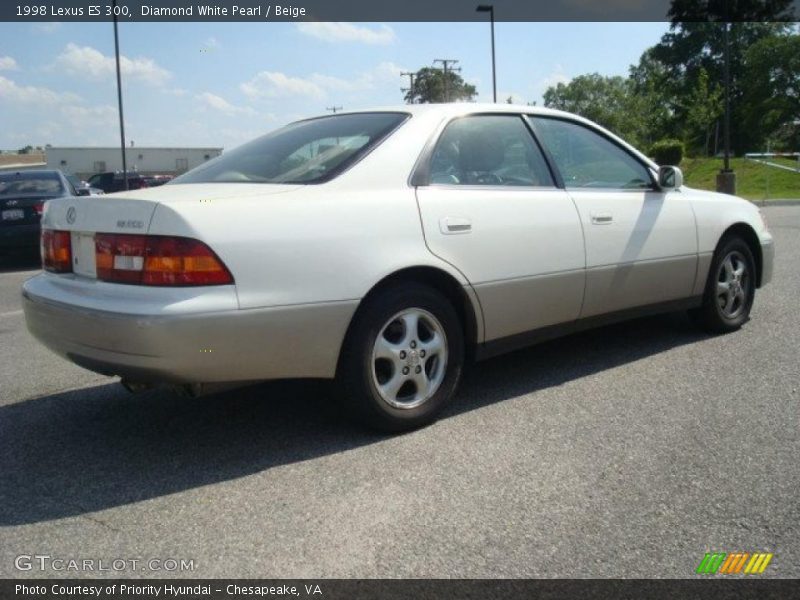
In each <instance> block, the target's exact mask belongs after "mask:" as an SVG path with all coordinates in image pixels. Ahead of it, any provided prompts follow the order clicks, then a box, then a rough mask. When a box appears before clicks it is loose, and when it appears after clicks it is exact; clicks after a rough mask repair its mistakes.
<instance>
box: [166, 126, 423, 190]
mask: <svg viewBox="0 0 800 600" xmlns="http://www.w3.org/2000/svg"><path fill="white" fill-rule="evenodd" d="M406 118H408V115H407V114H405V113H380V112H376V113H358V114H349V115H336V116H330V117H322V118H319V119H312V120H309V121H300V122H298V123H293V124H291V125H288V126H286V127H284V128H282V129H279V130H277V131H274V132H273V133H270V134H267V135H265V136H263V137H260V138H258V139H256V140H253V141H252V142H249V143H247V144H244V145H243V146H239V147H238V148H236V149H234V150H231V151H230V152H226V153H225V154H223V155H222V156H220V157H218V158H215V159H214V160H211V161H209V162H207V163H204V164H202V165H200V166H199V167H197V168H195V169H193V170H191V171H189V172H188V173H186V174H185V175H182V176H180V177H177V178H175V179H173V180H172V183H212V182H225V183H235V182H251V183H322V182H324V181H328V180H330V179H333V178H334V177H336V176H337V175H338V174H339V173H341V172H343V171H344V170H345V169H347V168H348V167H350V166H351V165H353V164H355V163H356V162H357V161H358V160H359V159H360V158H361V157H362V156H364V155H365V154H367V153H368V152H369V151H370V150H372V149H373V148H374V147H375V146H377V145H378V144H379V143H380V142H381V141H383V140H384V139H385V138H386V137H387V136H388V135H389V134H390V133H392V132H393V131H394V130H395V129H396V128H397V127H399V126H400V125H401V124H402V123H403V121H405V120H406Z"/></svg>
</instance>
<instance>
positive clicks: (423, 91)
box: [405, 67, 478, 104]
mask: <svg viewBox="0 0 800 600" xmlns="http://www.w3.org/2000/svg"><path fill="white" fill-rule="evenodd" d="M477 93H478V92H477V91H476V89H475V86H474V85H471V84H469V83H466V82H465V81H464V79H463V78H462V77H461V75H459V74H458V73H457V72H454V71H447V78H446V79H445V74H444V71H443V70H442V69H435V68H433V67H423V68H421V69H420V70H419V71H417V73H416V74H415V75H414V86H413V87H412V88H411V89H410V90H408V91H407V92H406V95H405V101H406V102H407V103H408V104H429V103H435V102H459V101H465V102H470V101H472V100H473V99H474V98H475V96H476V94H477Z"/></svg>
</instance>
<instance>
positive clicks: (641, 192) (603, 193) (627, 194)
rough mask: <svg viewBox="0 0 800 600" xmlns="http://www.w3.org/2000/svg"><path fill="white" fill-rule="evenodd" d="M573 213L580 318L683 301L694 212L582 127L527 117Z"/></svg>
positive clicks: (691, 259)
mask: <svg viewBox="0 0 800 600" xmlns="http://www.w3.org/2000/svg"><path fill="white" fill-rule="evenodd" d="M532 122H533V124H534V129H535V131H536V135H537V137H538V138H539V140H540V141H541V142H542V144H543V145H544V147H545V148H546V149H547V151H548V152H549V153H550V156H551V157H552V159H553V162H554V163H555V165H556V167H557V169H558V171H559V172H560V174H561V177H562V179H563V181H564V184H565V186H566V189H567V192H569V194H570V196H571V197H572V199H573V200H574V201H575V204H576V206H577V207H578V211H579V212H580V217H581V221H582V223H583V230H584V234H585V238H586V263H587V264H586V298H585V300H584V305H583V310H582V312H581V316H582V317H590V316H594V315H598V314H602V313H609V312H614V311H618V310H624V309H628V308H633V307H637V306H645V305H648V304H657V303H660V302H665V301H670V300H677V299H682V298H687V297H689V296H691V294H692V288H693V285H694V278H695V271H696V269H697V236H696V231H695V220H694V212H693V211H692V207H691V205H690V203H689V201H688V200H687V199H686V198H685V197H684V196H683V195H682V194H681V192H680V191H679V190H676V191H670V192H662V191H661V190H659V189H658V188H657V187H656V185H655V182H654V181H653V175H652V173H651V172H650V169H649V167H648V166H647V165H646V164H644V163H643V162H642V161H641V160H640V159H639V158H637V157H636V156H634V155H633V154H632V153H630V152H629V151H628V150H627V149H625V148H624V147H622V146H620V145H619V144H617V143H616V142H614V141H613V140H612V139H610V138H608V137H606V136H604V135H603V134H602V133H601V132H599V131H596V130H594V129H591V128H589V127H587V126H585V125H584V124H582V123H578V122H575V121H571V120H565V119H560V118H551V117H540V116H537V117H533V119H532Z"/></svg>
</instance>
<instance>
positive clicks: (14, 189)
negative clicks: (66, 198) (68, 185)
mask: <svg viewBox="0 0 800 600" xmlns="http://www.w3.org/2000/svg"><path fill="white" fill-rule="evenodd" d="M63 193H64V186H62V185H61V178H60V177H59V176H58V175H57V174H56V173H14V174H12V175H0V196H11V195H15V196H16V195H22V194H41V195H52V196H57V195H59V194H63Z"/></svg>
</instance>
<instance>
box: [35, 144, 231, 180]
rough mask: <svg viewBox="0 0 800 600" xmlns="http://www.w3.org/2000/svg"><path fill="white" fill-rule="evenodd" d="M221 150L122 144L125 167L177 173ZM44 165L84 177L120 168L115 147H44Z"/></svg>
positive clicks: (201, 162) (118, 154) (162, 172)
mask: <svg viewBox="0 0 800 600" xmlns="http://www.w3.org/2000/svg"><path fill="white" fill-rule="evenodd" d="M220 154H222V148H145V147H141V148H137V147H133V148H130V147H129V148H125V158H126V161H127V163H128V170H129V171H138V172H140V173H143V174H148V175H149V174H165V175H166V174H169V175H177V174H180V173H183V172H185V171H186V170H188V169H193V168H194V167H196V166H198V165H201V164H203V163H204V162H206V161H207V160H210V159H212V158H214V157H216V156H219V155H220ZM47 168H48V169H61V170H62V171H64V172H65V173H74V174H75V175H77V176H78V177H81V178H84V179H85V178H87V177H89V176H91V175H92V174H94V173H99V172H102V171H122V153H121V152H120V149H119V148H118V147H117V148H56V147H52V148H48V149H47Z"/></svg>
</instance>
